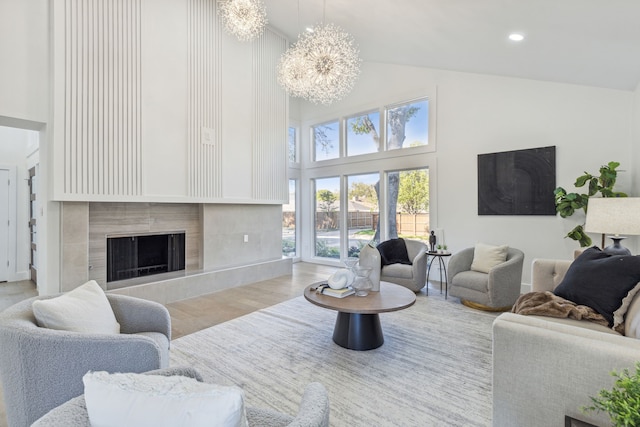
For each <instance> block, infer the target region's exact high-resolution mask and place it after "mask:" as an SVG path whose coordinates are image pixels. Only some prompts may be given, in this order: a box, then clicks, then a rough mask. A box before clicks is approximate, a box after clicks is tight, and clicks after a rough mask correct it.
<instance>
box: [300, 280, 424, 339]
mask: <svg viewBox="0 0 640 427" xmlns="http://www.w3.org/2000/svg"><path fill="white" fill-rule="evenodd" d="M312 286H314V285H309V286H307V287H306V288H305V290H304V297H305V298H306V299H307V301H309V302H310V303H312V304H315V305H318V306H320V307H323V308H328V309H330V310H336V311H337V312H338V317H337V319H336V325H335V327H334V329H333V341H334V342H335V343H336V344H338V345H339V346H341V347H344V348H348V349H350V350H372V349H374V348H378V347H380V346H381V345H382V344H383V343H384V336H383V335H382V327H381V326H380V316H379V313H386V312H390V311H398V310H402V309H405V308H407V307H410V306H412V305H413V304H414V303H415V302H416V294H415V293H414V292H413V291H411V290H409V289H407V288H405V287H404V286H400V285H395V284H393V283H388V282H380V292H369V295H367V296H366V297H358V296H355V295H350V296H348V297H345V298H335V297H331V296H327V295H322V294H317V293H316V291H315V290H311V287H312Z"/></svg>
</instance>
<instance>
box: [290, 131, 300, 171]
mask: <svg viewBox="0 0 640 427" xmlns="http://www.w3.org/2000/svg"><path fill="white" fill-rule="evenodd" d="M288 139H289V141H288V142H289V162H291V163H296V162H297V161H298V132H297V129H296V128H294V127H289V138H288Z"/></svg>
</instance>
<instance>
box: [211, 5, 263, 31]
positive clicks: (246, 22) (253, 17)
mask: <svg viewBox="0 0 640 427" xmlns="http://www.w3.org/2000/svg"><path fill="white" fill-rule="evenodd" d="M218 12H219V13H220V16H221V17H222V22H223V23H224V27H225V29H226V30H227V32H229V33H230V34H232V35H234V36H236V37H237V38H238V39H239V40H240V41H250V40H253V39H256V38H258V37H260V35H262V32H263V31H264V27H265V26H266V25H267V9H266V7H265V6H264V3H263V2H262V0H218Z"/></svg>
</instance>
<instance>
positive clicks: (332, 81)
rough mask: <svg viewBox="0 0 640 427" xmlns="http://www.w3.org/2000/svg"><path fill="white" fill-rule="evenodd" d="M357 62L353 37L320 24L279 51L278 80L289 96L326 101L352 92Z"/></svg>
mask: <svg viewBox="0 0 640 427" xmlns="http://www.w3.org/2000/svg"><path fill="white" fill-rule="evenodd" d="M360 63H361V60H360V57H359V51H358V48H357V47H356V45H355V41H354V39H353V37H352V36H351V35H350V34H348V33H347V32H345V31H344V30H342V29H341V28H340V27H338V26H337V25H334V24H326V25H325V24H321V25H317V26H316V27H315V28H314V29H313V30H312V31H311V32H309V33H306V34H302V35H300V36H299V37H298V41H297V42H296V43H295V44H293V45H292V46H291V47H290V48H289V49H288V50H287V51H286V52H285V53H284V54H283V55H282V57H281V58H280V62H279V64H278V81H279V82H280V84H281V85H282V86H283V87H284V88H285V90H286V91H287V92H288V93H289V94H290V95H291V96H295V97H300V98H305V99H307V100H309V101H311V102H313V103H316V104H325V105H327V104H331V103H332V102H333V101H337V100H340V99H342V98H344V97H345V96H346V95H347V94H348V93H349V92H351V90H352V89H353V86H354V84H355V82H356V78H357V77H358V75H359V74H360Z"/></svg>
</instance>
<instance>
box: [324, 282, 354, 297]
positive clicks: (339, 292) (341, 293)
mask: <svg viewBox="0 0 640 427" xmlns="http://www.w3.org/2000/svg"><path fill="white" fill-rule="evenodd" d="M316 293H319V294H322V295H328V296H330V297H335V298H344V297H348V296H349V295H353V294H355V293H356V291H355V290H354V289H353V288H352V287H347V288H341V289H333V288H330V287H329V285H328V284H327V283H320V284H319V285H318V286H317V288H316Z"/></svg>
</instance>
